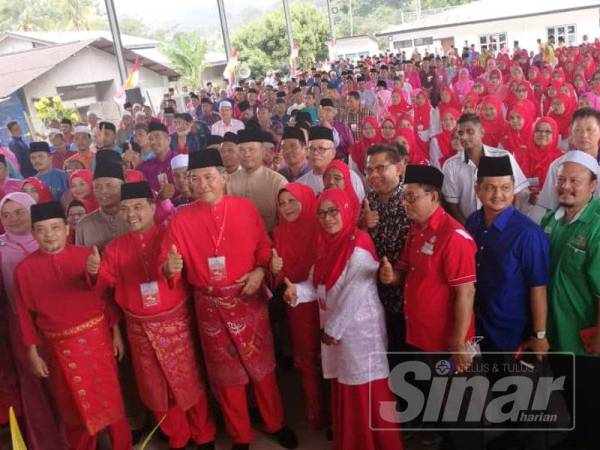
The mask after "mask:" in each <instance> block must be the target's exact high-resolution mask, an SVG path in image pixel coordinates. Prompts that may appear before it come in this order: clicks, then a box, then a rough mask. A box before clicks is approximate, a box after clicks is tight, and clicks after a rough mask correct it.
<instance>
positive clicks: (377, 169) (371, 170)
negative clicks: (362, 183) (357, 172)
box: [365, 164, 393, 175]
mask: <svg viewBox="0 0 600 450" xmlns="http://www.w3.org/2000/svg"><path fill="white" fill-rule="evenodd" d="M392 165H393V164H380V165H378V166H375V167H367V169H366V171H365V172H366V173H367V175H373V174H374V173H375V172H377V174H379V175H381V174H382V173H383V172H385V169H387V168H388V167H390V166H392Z"/></svg>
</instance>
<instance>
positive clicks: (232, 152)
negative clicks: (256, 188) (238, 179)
mask: <svg viewBox="0 0 600 450" xmlns="http://www.w3.org/2000/svg"><path fill="white" fill-rule="evenodd" d="M219 153H221V159H222V160H223V165H224V166H225V168H226V169H227V170H233V169H234V168H237V167H238V166H239V165H240V159H239V156H238V148H237V144H236V143H235V142H229V141H226V142H223V144H222V145H221V148H220V149H219Z"/></svg>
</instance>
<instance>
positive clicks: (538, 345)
mask: <svg viewBox="0 0 600 450" xmlns="http://www.w3.org/2000/svg"><path fill="white" fill-rule="evenodd" d="M549 349H550V343H549V342H548V339H546V338H544V339H537V338H535V337H531V338H529V339H528V340H527V341H525V343H524V344H523V350H531V351H532V352H534V353H535V354H536V357H537V359H538V361H541V360H542V359H544V356H546V353H548V350H549Z"/></svg>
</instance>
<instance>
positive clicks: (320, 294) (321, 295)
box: [317, 284, 327, 311]
mask: <svg viewBox="0 0 600 450" xmlns="http://www.w3.org/2000/svg"><path fill="white" fill-rule="evenodd" d="M317 301H318V302H319V308H320V309H321V310H323V311H325V310H327V303H326V301H327V293H326V292H325V285H324V284H320V285H318V286H317Z"/></svg>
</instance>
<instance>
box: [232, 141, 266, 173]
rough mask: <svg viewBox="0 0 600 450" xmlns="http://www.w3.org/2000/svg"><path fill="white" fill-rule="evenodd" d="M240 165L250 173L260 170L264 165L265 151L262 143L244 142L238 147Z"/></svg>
mask: <svg viewBox="0 0 600 450" xmlns="http://www.w3.org/2000/svg"><path fill="white" fill-rule="evenodd" d="M238 153H239V155H240V164H241V165H242V167H243V169H244V170H247V171H249V172H251V171H254V170H256V169H258V168H259V167H260V166H262V164H263V158H264V156H265V149H264V146H263V144H262V142H244V143H242V144H239V145H238Z"/></svg>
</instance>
